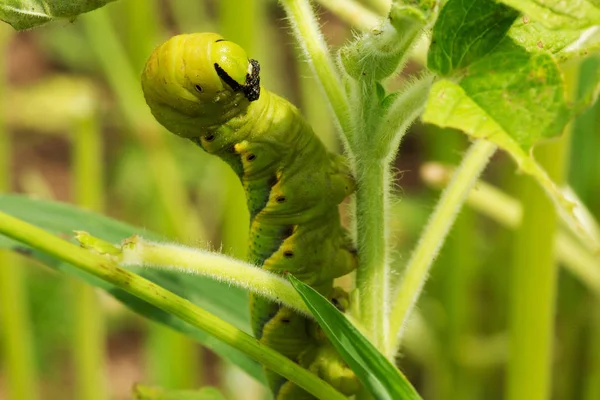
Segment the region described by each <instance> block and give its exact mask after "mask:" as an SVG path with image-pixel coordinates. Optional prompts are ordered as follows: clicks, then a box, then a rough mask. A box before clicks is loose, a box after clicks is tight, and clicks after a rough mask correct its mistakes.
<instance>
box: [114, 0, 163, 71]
mask: <svg viewBox="0 0 600 400" xmlns="http://www.w3.org/2000/svg"><path fill="white" fill-rule="evenodd" d="M157 3H158V2H157V1H156V0H127V1H124V2H122V3H121V4H120V6H121V7H123V9H124V11H125V12H124V17H125V18H126V23H125V29H126V30H125V33H126V34H125V46H126V48H127V53H128V54H129V59H130V62H131V63H132V64H133V66H134V68H135V70H136V71H140V70H141V69H142V68H143V67H144V64H145V63H146V59H147V58H148V56H149V55H150V53H152V49H154V47H155V46H156V45H157V44H158V43H157V39H158V33H159V28H160V23H159V21H158V18H157V17H158V16H159V15H160V14H159V8H158V7H159V5H158V4H157Z"/></svg>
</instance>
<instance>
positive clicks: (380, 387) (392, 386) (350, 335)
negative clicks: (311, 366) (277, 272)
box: [288, 275, 421, 400]
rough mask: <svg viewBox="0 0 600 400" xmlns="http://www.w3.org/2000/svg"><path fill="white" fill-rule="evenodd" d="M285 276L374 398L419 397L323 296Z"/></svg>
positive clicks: (385, 359)
mask: <svg viewBox="0 0 600 400" xmlns="http://www.w3.org/2000/svg"><path fill="white" fill-rule="evenodd" d="M288 279H289V280H290V282H291V284H292V285H293V286H294V288H295V289H296V290H297V291H298V293H299V294H300V296H301V297H302V300H304V303H306V306H307V307H308V308H309V309H310V311H311V313H312V315H313V316H314V317H315V319H316V320H317V322H318V323H319V325H320V326H321V328H323V331H324V332H325V334H326V335H327V337H328V338H329V340H330V341H331V343H332V344H333V346H334V347H335V348H336V350H337V351H338V352H339V353H340V355H341V356H342V358H343V359H344V361H346V363H347V364H348V366H350V368H352V370H353V371H354V373H355V374H356V376H357V377H358V379H360V381H361V383H362V384H363V385H364V387H365V388H366V389H367V390H368V391H369V393H370V394H371V395H372V396H373V397H374V398H375V399H377V400H388V399H389V400H405V399H414V400H416V399H421V397H420V396H419V394H418V393H417V391H416V390H415V389H414V388H413V387H412V385H411V384H410V382H409V381H408V380H407V379H406V377H405V376H404V375H403V374H402V373H401V372H400V371H399V370H398V369H397V368H396V367H394V365H392V363H390V362H389V361H388V360H387V358H385V357H384V356H383V355H382V354H381V353H380V352H379V351H377V349H376V348H375V347H374V346H373V345H372V344H371V343H370V342H369V340H368V339H366V338H365V337H364V336H363V335H362V334H361V333H360V332H359V331H358V330H357V329H356V328H355V327H354V325H352V324H351V323H350V321H348V319H347V318H346V317H345V316H344V315H343V314H342V313H341V312H340V311H339V310H338V309H337V308H335V307H334V306H333V305H332V304H331V303H330V302H329V301H328V300H327V299H326V298H325V297H323V296H321V294H319V293H318V292H317V291H315V290H314V289H312V288H311V287H310V286H308V285H306V284H304V283H302V282H300V281H299V280H298V279H296V278H294V277H293V276H292V275H288Z"/></svg>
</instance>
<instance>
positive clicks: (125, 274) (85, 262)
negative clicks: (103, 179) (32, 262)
mask: <svg viewBox="0 0 600 400" xmlns="http://www.w3.org/2000/svg"><path fill="white" fill-rule="evenodd" d="M0 233H1V234H3V235H6V236H8V237H10V238H12V239H14V240H17V241H19V242H22V243H24V244H27V245H29V246H31V247H33V248H36V249H38V250H40V251H43V252H45V253H47V254H49V255H51V256H53V257H56V258H58V259H61V260H64V261H66V262H68V263H70V264H72V265H74V266H75V267H77V268H79V269H81V270H83V271H85V272H88V273H90V274H92V275H94V276H96V277H98V278H100V279H102V280H104V281H106V282H109V283H111V284H113V285H115V286H117V287H119V288H121V289H123V290H125V291H126V292H128V293H130V294H132V295H134V296H136V297H138V298H140V299H142V300H144V301H146V302H147V303H149V304H152V305H154V306H156V307H158V308H160V309H162V310H164V311H166V312H168V313H170V314H173V315H175V316H177V317H178V318H181V319H182V320H183V321H185V322H188V323H189V324H191V325H192V326H194V327H197V328H199V329H202V330H204V331H205V332H207V333H208V334H210V335H212V336H214V337H216V338H217V339H219V340H221V341H223V342H224V343H227V344H229V345H231V346H232V347H234V348H236V349H239V350H240V351H242V352H244V353H246V354H248V355H249V356H250V357H252V358H254V359H255V360H257V361H259V362H260V363H262V364H263V365H265V366H266V367H267V368H269V369H271V370H273V371H275V372H276V373H278V374H280V375H281V376H283V377H285V378H287V379H288V380H290V381H292V382H294V383H296V384H297V385H298V386H300V387H302V388H303V389H305V390H306V391H308V392H309V393H311V394H313V395H314V396H316V397H317V398H319V399H327V400H336V399H337V400H344V399H346V397H345V396H343V395H342V394H341V393H339V392H338V391H336V390H335V389H333V388H332V387H331V386H330V385H329V384H327V383H325V382H324V381H322V380H321V379H319V378H318V377H317V376H316V375H314V374H313V373H311V372H309V371H307V370H305V369H303V368H302V367H300V366H299V365H298V364H296V363H294V362H293V361H291V360H289V359H288V358H287V357H285V356H283V355H282V354H280V353H278V352H276V351H274V350H272V349H270V348H268V347H266V346H264V345H262V344H261V343H260V342H259V341H258V340H256V339H254V338H253V337H252V336H250V335H248V334H246V333H244V332H242V331H240V330H239V329H237V328H236V327H234V326H233V325H231V324H229V323H227V322H225V321H223V320H221V319H219V318H217V317H215V316H214V315H212V314H211V313H209V312H207V311H205V310H203V309H202V308H200V307H197V306H195V305H194V304H192V303H191V302H189V301H188V300H185V299H183V298H181V297H179V296H177V295H175V294H173V293H171V292H169V291H168V290H166V289H164V288H162V287H160V286H158V285H156V284H154V283H152V282H150V281H148V280H146V279H144V278H142V277H141V276H139V275H136V274H134V273H132V272H129V271H127V270H125V269H122V268H120V267H119V266H118V265H116V264H115V263H114V262H113V261H110V260H108V259H106V258H105V257H103V256H101V255H99V254H94V253H91V252H89V251H87V250H85V249H82V248H80V247H77V246H75V245H73V244H71V243H69V242H67V241H65V240H62V239H60V238H58V237H56V236H54V235H51V234H49V233H48V232H46V231H44V230H42V229H40V228H37V227H35V226H33V225H30V224H28V223H26V222H24V221H22V220H19V219H17V218H14V217H12V216H10V215H8V214H5V213H2V212H0Z"/></svg>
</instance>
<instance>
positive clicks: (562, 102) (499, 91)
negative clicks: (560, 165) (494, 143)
mask: <svg viewBox="0 0 600 400" xmlns="http://www.w3.org/2000/svg"><path fill="white" fill-rule="evenodd" d="M459 85H460V87H461V88H462V89H463V90H464V92H465V93H466V95H467V96H468V97H469V98H470V99H472V100H473V101H474V102H475V103H476V104H477V105H478V106H479V107H481V108H482V109H483V110H484V111H485V112H486V113H487V114H489V115H490V116H491V117H492V118H493V119H494V121H496V123H498V125H500V126H501V127H502V128H503V130H504V132H505V133H506V134H507V135H509V136H510V137H511V138H512V139H514V140H515V141H516V142H517V143H518V144H519V145H520V146H521V147H522V148H523V149H525V150H528V149H530V148H531V146H533V145H534V144H535V143H536V142H537V141H538V140H540V139H543V138H550V137H554V136H558V135H560V134H561V133H562V130H563V129H564V127H565V125H566V123H567V122H568V120H569V117H570V111H569V109H568V108H567V105H566V99H565V93H564V91H565V89H564V83H563V79H562V75H561V73H560V71H559V69H558V67H557V65H556V63H555V61H554V60H553V59H552V57H551V56H550V55H548V54H544V53H539V54H534V53H528V52H527V51H525V50H524V49H523V48H521V47H519V46H517V45H516V44H514V43H513V41H512V40H511V39H509V38H506V39H505V40H503V41H502V43H501V44H500V45H499V46H497V48H496V49H495V50H494V51H493V52H491V53H490V54H488V55H487V56H485V57H483V58H482V59H480V60H479V61H478V62H476V63H474V64H473V65H471V66H470V67H469V68H468V73H467V76H466V77H465V78H464V79H462V80H461V81H460V83H459Z"/></svg>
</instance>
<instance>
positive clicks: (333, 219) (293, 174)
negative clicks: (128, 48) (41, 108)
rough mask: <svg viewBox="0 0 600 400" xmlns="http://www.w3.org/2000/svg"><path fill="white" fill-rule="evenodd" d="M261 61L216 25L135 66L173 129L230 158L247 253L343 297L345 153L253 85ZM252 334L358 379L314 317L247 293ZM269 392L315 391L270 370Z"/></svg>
mask: <svg viewBox="0 0 600 400" xmlns="http://www.w3.org/2000/svg"><path fill="white" fill-rule="evenodd" d="M259 72H260V66H259V64H258V62H256V61H255V60H249V59H248V57H247V56H246V53H245V52H244V50H243V49H241V48H240V47H239V46H238V45H236V44H235V43H232V42H229V41H227V40H225V39H224V38H222V37H221V36H219V35H217V34H214V33H200V34H191V35H179V36H175V37H173V38H171V39H169V40H168V41H167V42H165V43H164V44H162V45H161V46H159V47H158V48H156V49H155V50H154V52H153V54H152V55H151V57H150V59H149V60H148V62H147V64H146V67H145V69H144V72H143V74H142V88H143V91H144V96H145V98H146V102H147V103H148V105H149V106H150V109H151V110H152V113H153V115H154V116H155V118H156V119H157V120H158V121H159V122H160V123H161V124H162V125H164V126H165V127H166V128H167V129H169V130H170V131H171V132H173V133H175V134H177V135H179V136H181V137H184V138H187V139H190V140H191V141H193V142H194V143H196V144H197V145H198V146H200V147H201V148H202V149H204V150H205V151H207V152H208V153H211V154H214V155H217V156H218V157H220V158H221V159H223V160H224V161H225V162H226V163H228V164H229V165H230V166H231V168H232V169H233V170H234V171H235V173H236V174H237V175H238V177H239V178H240V181H241V183H242V185H243V187H244V190H245V193H246V199H247V204H248V209H249V211H250V236H249V261H250V262H253V263H255V264H256V265H259V266H261V267H262V268H265V269H267V270H269V271H272V272H275V273H279V274H283V273H285V272H289V273H292V274H293V275H294V276H296V277H297V278H298V279H300V280H302V281H303V282H305V283H308V284H309V285H311V286H312V287H313V288H315V289H316V290H318V291H319V292H320V293H322V294H323V295H324V296H326V297H328V298H330V299H332V301H334V304H335V302H336V301H337V302H338V303H339V304H342V303H344V302H346V303H347V297H346V299H345V300H340V301H338V300H336V299H341V298H342V297H343V296H340V290H339V289H337V288H334V287H333V280H334V279H335V278H337V277H340V276H343V275H345V274H347V273H349V272H351V271H352V270H353V269H355V268H356V256H355V251H354V247H353V244H352V241H351V239H350V238H349V235H348V232H347V231H346V230H345V229H344V228H343V227H342V225H341V223H340V215H339V211H338V205H339V204H340V203H341V202H342V201H343V200H344V198H346V197H347V196H348V195H350V194H351V193H352V192H353V191H354V189H355V186H354V180H353V178H352V176H351V174H350V171H349V169H348V168H347V166H346V164H345V160H344V158H343V157H341V156H339V155H336V154H333V153H330V152H328V151H327V150H326V149H325V147H324V145H323V144H322V143H321V141H320V140H319V139H318V138H317V136H316V135H315V134H314V132H313V131H312V128H311V127H310V126H309V124H308V123H307V122H306V120H305V119H304V118H303V117H302V116H301V114H300V112H299V111H298V109H297V108H296V107H294V106H293V105H292V104H290V103H289V102H288V101H286V100H284V99H282V98H281V97H279V96H277V95H275V94H273V93H271V92H269V91H267V90H265V89H263V88H262V87H261V86H260V76H259ZM250 304H251V316H252V328H253V331H254V334H255V336H256V338H257V339H259V340H260V341H261V342H262V343H264V344H266V345H268V346H269V347H272V348H273V349H275V350H277V351H279V352H281V353H282V354H284V355H286V356H287V357H289V358H290V359H292V360H294V361H295V362H297V363H299V364H300V365H302V366H304V367H305V368H307V369H309V370H311V371H313V372H315V373H316V374H318V375H319V376H320V377H321V378H323V379H325V380H327V381H328V382H329V383H331V384H332V385H334V386H335V387H336V388H337V389H338V390H340V391H342V392H344V393H346V394H348V395H350V394H353V393H355V392H356V391H357V390H358V387H359V386H358V381H357V379H356V377H355V376H354V374H353V373H352V371H351V370H350V369H349V368H348V367H347V366H346V365H345V363H344V362H343V361H342V360H341V358H340V357H339V355H338V354H337V353H336V352H335V350H334V349H333V347H332V345H331V344H330V343H329V342H328V341H327V340H326V339H325V338H324V336H323V334H322V332H321V331H320V329H319V328H318V326H317V325H316V323H315V322H314V321H312V320H309V319H307V318H305V317H303V316H301V315H298V314H296V313H295V312H294V311H293V310H290V309H288V308H286V307H282V306H280V305H278V304H275V303H272V302H270V301H267V300H266V299H264V298H262V297H257V296H251V299H250ZM267 378H268V380H269V383H270V386H271V389H272V391H273V393H274V395H275V398H276V399H281V400H302V399H313V397H312V396H311V395H310V394H308V393H307V392H305V391H304V390H302V389H301V388H299V387H297V386H295V385H294V384H292V383H291V382H288V381H287V380H286V379H284V378H282V377H280V376H279V375H276V374H274V373H272V372H270V371H267Z"/></svg>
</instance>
